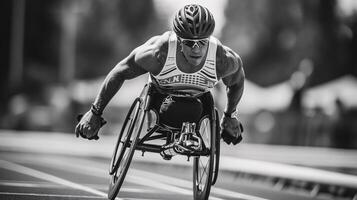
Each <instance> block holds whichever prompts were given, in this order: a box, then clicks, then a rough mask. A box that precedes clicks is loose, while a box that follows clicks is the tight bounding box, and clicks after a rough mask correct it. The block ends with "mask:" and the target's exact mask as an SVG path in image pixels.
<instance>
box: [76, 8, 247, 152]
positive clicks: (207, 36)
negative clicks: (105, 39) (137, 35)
mask: <svg viewBox="0 0 357 200" xmlns="http://www.w3.org/2000/svg"><path fill="white" fill-rule="evenodd" d="M214 27H215V21H214V19H213V16H212V14H211V13H210V11H209V10H208V9H207V8H205V7H203V6H201V5H196V4H191V5H186V6H184V7H183V8H182V9H180V10H179V11H178V12H177V14H176V15H175V17H174V19H173V31H167V32H165V33H163V34H162V35H158V36H154V37H152V38H151V39H149V40H148V41H147V42H145V43H144V44H143V45H141V46H139V47H137V48H136V49H134V50H133V51H132V52H131V53H130V54H129V56H127V57H126V58H124V59H123V60H122V61H120V62H119V63H118V64H117V65H116V66H115V67H114V68H113V69H112V70H111V71H110V73H109V74H108V75H107V77H106V78H105V80H104V82H103V84H102V87H101V89H100V92H99V94H98V95H97V97H96V99H95V101H94V103H93V104H92V107H91V109H90V110H89V111H88V112H87V113H85V114H84V116H83V117H82V119H81V120H80V122H79V123H78V125H77V126H76V129H75V132H76V134H77V135H81V136H82V137H83V138H87V139H98V136H97V134H98V131H99V129H100V127H101V125H102V124H101V123H102V117H101V115H102V113H103V110H104V108H105V107H106V106H107V104H108V103H109V101H110V100H111V99H112V97H113V96H114V95H115V94H116V93H117V92H118V90H119V89H120V88H121V86H122V85H123V83H124V81H125V80H128V79H132V78H135V77H138V76H140V75H142V74H145V73H149V74H150V79H151V81H152V82H153V83H154V85H155V86H156V87H157V88H158V89H160V90H162V91H165V93H167V94H170V93H172V94H173V95H168V96H166V97H164V98H163V99H162V101H158V102H156V103H158V104H159V105H158V106H159V108H160V115H162V116H166V117H163V118H164V119H166V121H167V123H170V121H180V120H179V118H180V116H186V117H189V118H192V120H193V121H194V120H195V119H196V118H197V117H199V115H200V114H201V113H202V106H201V105H200V103H201V102H200V101H199V100H197V99H196V100H195V98H194V97H197V96H199V95H200V94H202V93H204V92H206V91H208V90H210V89H212V88H213V87H214V86H215V84H216V83H217V82H218V81H219V80H220V79H222V81H223V83H224V84H225V86H226V92H227V103H226V107H225V110H224V115H223V116H222V119H221V122H220V123H221V130H222V134H221V137H222V138H223V140H224V141H225V142H226V143H227V144H231V143H232V144H234V145H235V144H237V143H239V142H240V140H241V133H242V132H243V127H242V124H241V123H240V122H239V121H238V118H237V111H236V108H237V105H238V102H239V101H240V99H241V96H242V93H243V88H244V78H245V77H244V70H243V65H242V61H241V58H240V57H239V55H238V54H237V53H235V52H234V51H232V50H231V49H230V48H228V47H226V46H224V45H222V44H221V42H220V41H219V40H218V39H217V38H215V37H213V36H211V35H212V33H213V30H214ZM177 93H179V94H184V96H188V98H187V99H185V98H183V100H182V98H178V97H176V96H175V95H174V94H177ZM181 96H182V95H181ZM189 97H190V98H189ZM192 97H193V98H192ZM175 98H176V99H175ZM175 104H176V105H175ZM176 118H177V119H176ZM168 119H169V120H168ZM181 120H182V119H181ZM185 120H187V119H185ZM175 125H177V124H175V123H171V126H175ZM178 126H179V125H178Z"/></svg>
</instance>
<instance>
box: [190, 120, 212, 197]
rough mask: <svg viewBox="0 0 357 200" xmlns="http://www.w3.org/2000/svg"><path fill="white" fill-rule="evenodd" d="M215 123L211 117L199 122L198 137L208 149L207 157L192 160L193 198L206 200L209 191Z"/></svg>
mask: <svg viewBox="0 0 357 200" xmlns="http://www.w3.org/2000/svg"><path fill="white" fill-rule="evenodd" d="M215 126H216V122H215V121H214V120H213V118H212V117H209V116H206V117H204V118H203V120H201V122H200V127H199V128H200V135H201V137H202V139H203V142H204V144H205V145H206V147H207V148H209V155H208V156H198V157H195V158H194V160H193V198H194V199H195V200H207V199H208V197H209V194H210V191H211V185H212V180H213V170H214V159H215V152H216V151H215V146H216V142H215V140H216V133H215V132H216V128H215Z"/></svg>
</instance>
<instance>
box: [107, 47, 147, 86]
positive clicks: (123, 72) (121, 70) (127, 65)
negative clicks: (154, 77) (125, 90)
mask: <svg viewBox="0 0 357 200" xmlns="http://www.w3.org/2000/svg"><path fill="white" fill-rule="evenodd" d="M135 55H136V49H135V50H133V51H132V52H131V53H130V54H129V55H128V56H127V57H126V58H124V59H123V60H121V61H120V62H119V63H118V64H117V65H116V66H115V67H114V69H113V70H112V71H111V73H112V74H113V75H114V76H119V77H120V78H122V79H125V80H127V79H132V78H135V77H138V76H140V75H142V74H145V73H147V70H146V69H144V68H143V67H141V66H140V65H139V64H137V63H136V62H135Z"/></svg>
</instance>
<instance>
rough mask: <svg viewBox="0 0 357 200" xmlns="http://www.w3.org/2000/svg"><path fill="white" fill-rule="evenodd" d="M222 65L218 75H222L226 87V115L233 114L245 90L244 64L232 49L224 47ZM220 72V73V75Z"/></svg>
mask: <svg viewBox="0 0 357 200" xmlns="http://www.w3.org/2000/svg"><path fill="white" fill-rule="evenodd" d="M221 55H222V58H221V65H222V66H220V67H219V69H221V70H220V71H218V74H221V78H222V81H223V83H224V84H225V85H226V92H227V104H226V108H225V112H226V113H233V112H234V111H235V110H236V107H237V105H238V103H239V101H240V99H241V97H242V94H243V90H244V78H245V75H244V70H243V63H242V60H241V58H240V57H239V55H238V54H236V53H235V52H234V51H232V50H231V49H230V48H228V47H225V46H223V48H222V54H221ZM219 72H220V73H219Z"/></svg>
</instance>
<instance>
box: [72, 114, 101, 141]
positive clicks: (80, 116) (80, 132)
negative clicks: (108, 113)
mask: <svg viewBox="0 0 357 200" xmlns="http://www.w3.org/2000/svg"><path fill="white" fill-rule="evenodd" d="M94 117H100V118H99V120H100V126H99V128H97V129H96V130H95V133H94V135H93V136H91V137H87V136H86V135H84V134H83V130H81V128H80V125H79V122H80V121H81V119H82V118H83V114H79V115H78V116H77V121H78V125H77V126H76V129H75V133H76V137H79V136H81V137H82V138H85V139H88V140H98V139H99V136H98V131H99V129H100V128H101V127H102V126H104V125H105V124H106V123H107V122H106V121H105V120H104V118H103V117H101V116H94Z"/></svg>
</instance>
